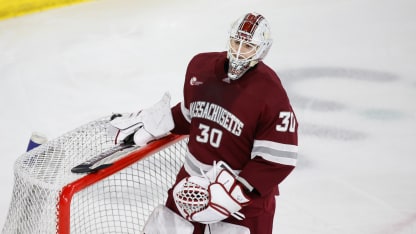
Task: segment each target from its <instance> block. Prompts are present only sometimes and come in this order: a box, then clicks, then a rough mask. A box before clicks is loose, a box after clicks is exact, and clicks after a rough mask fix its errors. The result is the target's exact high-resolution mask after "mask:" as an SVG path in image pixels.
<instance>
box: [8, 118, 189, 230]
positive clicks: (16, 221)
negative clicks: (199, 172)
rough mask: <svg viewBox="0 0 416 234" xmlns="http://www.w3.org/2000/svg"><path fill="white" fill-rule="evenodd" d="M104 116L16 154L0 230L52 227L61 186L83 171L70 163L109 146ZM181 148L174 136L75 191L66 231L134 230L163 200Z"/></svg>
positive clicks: (182, 143)
mask: <svg viewBox="0 0 416 234" xmlns="http://www.w3.org/2000/svg"><path fill="white" fill-rule="evenodd" d="M107 119H108V118H105V119H100V120H97V121H93V122H91V123H89V124H86V125H84V126H81V127H80V128H77V129H75V130H73V131H71V132H69V133H67V134H65V135H63V136H61V137H59V138H57V139H55V140H52V141H49V142H48V143H46V144H44V145H41V146H39V147H38V148H35V149H33V150H31V151H29V152H28V153H25V154H24V155H22V156H21V157H19V158H18V159H17V161H16V163H15V169H14V171H15V185H14V189H13V196H12V201H11V203H10V208H9V213H8V216H7V220H6V223H5V225H4V227H3V230H2V233H42V234H45V233H57V224H58V222H62V220H60V221H58V219H57V213H58V212H59V207H58V203H57V202H58V200H59V196H60V194H61V190H62V188H63V187H64V186H65V185H67V184H69V183H71V182H73V181H75V180H78V179H80V178H81V177H82V178H84V176H85V174H74V173H72V172H71V168H72V167H74V166H76V165H78V164H79V163H82V162H84V161H85V160H87V159H89V158H91V157H93V156H96V155H97V154H99V153H101V152H103V151H105V150H107V149H110V148H111V147H114V144H113V143H112V142H111V139H110V137H109V136H107V126H108V120H107ZM130 151H131V150H130ZM185 152H186V142H185V140H182V141H179V142H178V143H175V144H173V145H171V146H169V147H167V148H165V149H163V150H161V151H159V152H157V153H155V154H153V155H150V156H149V157H147V158H145V159H143V160H140V161H138V162H135V163H133V164H132V165H130V166H129V167H127V168H124V169H122V170H120V171H118V172H116V173H115V174H113V175H111V176H109V177H107V178H105V179H103V180H100V181H99V182H97V183H95V184H93V185H91V186H89V187H87V188H85V189H83V190H81V191H80V192H78V193H76V194H75V195H74V196H73V199H72V201H71V206H70V231H71V233H140V231H141V229H142V228H143V225H144V223H145V221H146V219H147V217H148V215H149V214H150V213H151V211H152V210H153V208H154V207H156V206H157V205H158V204H163V203H164V201H165V199H166V196H167V190H168V189H169V188H170V186H171V185H172V184H173V182H174V180H175V176H176V173H177V172H178V170H179V168H180V166H181V165H182V162H183V160H184V155H185ZM128 153H129V151H128V150H127V151H124V153H123V154H124V155H126V154H128ZM109 170H111V169H109Z"/></svg>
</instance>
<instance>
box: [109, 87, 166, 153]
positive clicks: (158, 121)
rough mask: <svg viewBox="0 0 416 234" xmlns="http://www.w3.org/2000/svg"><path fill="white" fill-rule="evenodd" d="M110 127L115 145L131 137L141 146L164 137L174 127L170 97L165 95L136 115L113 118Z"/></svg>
mask: <svg viewBox="0 0 416 234" xmlns="http://www.w3.org/2000/svg"><path fill="white" fill-rule="evenodd" d="M110 125H111V127H112V128H113V129H115V134H113V135H114V138H115V143H116V144H118V143H120V142H122V141H124V140H126V139H127V138H128V137H130V136H132V134H134V136H133V140H134V143H135V144H136V145H139V146H142V145H145V144H147V143H148V142H149V141H151V140H154V139H157V138H160V137H163V136H165V135H166V134H168V133H169V131H170V130H172V129H173V127H174V122H173V118H172V113H171V110H170V95H169V94H168V93H165V94H164V96H163V97H162V99H161V100H160V101H159V102H158V103H156V104H155V105H153V106H151V107H149V108H147V109H143V110H141V111H139V112H137V113H132V114H130V115H126V116H121V117H117V118H114V119H113V120H111V121H110Z"/></svg>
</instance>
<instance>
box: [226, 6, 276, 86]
mask: <svg viewBox="0 0 416 234" xmlns="http://www.w3.org/2000/svg"><path fill="white" fill-rule="evenodd" d="M272 43H273V40H272V38H271V33H270V26H269V23H268V22H267V20H266V19H265V18H264V17H263V16H262V15H260V14H257V13H247V14H245V15H244V16H243V17H241V18H239V19H238V20H237V21H235V22H234V23H233V25H232V26H231V30H230V35H229V43H228V46H227V47H228V48H227V58H228V60H229V66H228V77H229V78H230V79H231V80H236V79H239V78H240V77H241V76H242V75H243V74H244V73H245V72H247V71H248V70H249V69H250V68H251V67H253V66H255V65H256V64H257V63H258V62H259V61H261V60H262V59H264V57H266V55H267V53H268V52H269V49H270V47H271V45H272Z"/></svg>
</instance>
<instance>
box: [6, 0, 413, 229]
mask: <svg viewBox="0 0 416 234" xmlns="http://www.w3.org/2000/svg"><path fill="white" fill-rule="evenodd" d="M415 10H416V3H415V2H414V1H412V0H397V1H389V0H361V1H359V0H350V1H346V0H339V1H328V0H317V1H307V0H295V1H289V0H285V1H266V0H258V1H237V0H227V1H217V2H215V3H213V2H212V1H202V0H195V1H185V0H174V1H161V0H157V1H144V0H139V1H137V0H136V1H133V0H125V1H117V0H101V1H96V2H90V3H83V4H79V5H74V6H70V7H66V8H60V9H55V10H51V11H47V12H43V13H38V14H32V15H28V16H25V17H19V18H14V19H9V20H5V21H1V22H0V51H1V56H0V109H1V116H0V120H1V123H2V128H1V131H0V142H1V143H0V151H1V152H2V165H3V167H2V170H1V172H0V173H1V177H0V180H1V186H2V195H0V225H2V224H3V223H4V221H5V218H6V215H7V210H8V205H9V202H10V196H11V192H12V187H13V163H14V160H15V159H16V158H17V157H18V156H19V155H21V154H22V153H23V152H24V150H25V149H26V146H27V143H28V139H29V137H30V135H31V132H32V131H40V132H43V133H44V134H46V135H47V136H48V137H49V138H55V137H57V136H59V135H61V134H63V133H65V132H67V131H69V130H71V129H73V128H75V127H77V126H80V125H82V124H84V123H86V122H89V121H90V120H93V119H96V118H99V117H102V116H105V115H108V114H111V113H112V112H131V111H135V110H137V109H139V108H142V107H147V106H148V105H151V104H153V103H155V102H156V101H157V100H159V99H160V97H161V96H162V94H163V93H164V92H165V91H169V92H170V93H171V94H172V103H176V102H178V101H180V100H181V95H182V83H183V77H184V73H185V69H186V65H187V63H188V61H189V60H190V58H191V57H192V56H193V55H194V54H196V53H199V52H205V51H218V50H223V49H224V48H225V40H226V34H227V30H228V27H229V25H230V23H231V22H232V21H233V20H234V19H235V18H237V17H238V16H240V15H242V14H243V13H245V12H247V11H257V12H260V13H262V14H263V15H265V16H266V18H268V20H269V21H270V24H271V25H272V30H273V34H274V38H275V42H274V46H273V48H272V49H271V51H270V54H269V56H268V57H267V59H266V61H265V62H266V63H268V64H269V65H270V66H271V67H273V68H274V69H276V71H277V72H278V74H279V76H280V77H281V79H282V82H283V83H284V85H285V86H286V87H287V91H288V93H289V95H290V97H291V99H292V103H293V106H294V109H295V111H296V114H297V117H298V119H299V122H300V136H299V145H300V155H299V156H300V158H299V164H298V167H297V168H296V170H295V171H294V172H293V173H292V174H291V175H290V176H289V177H288V178H287V180H286V181H284V183H283V184H282V186H281V193H282V194H281V196H280V197H279V198H278V200H277V202H278V209H277V217H276V221H277V222H276V227H275V233H285V234H303V233H305V234H306V233H308V234H313V233H317V234H318V233H319V234H332V233H345V234H350V233H363V234H367V233H370V234H390V233H391V234H392V233H395V234H396V233H399V234H404V233H406V234H411V233H416V159H415V152H416V144H415V142H416V121H415V119H416V118H415V117H416V105H415V100H416V79H415V77H416V68H415V64H414V63H415V61H416V43H415V41H416V27H415V24H416V16H415V14H414V12H415Z"/></svg>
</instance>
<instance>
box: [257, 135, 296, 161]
mask: <svg viewBox="0 0 416 234" xmlns="http://www.w3.org/2000/svg"><path fill="white" fill-rule="evenodd" d="M297 152H298V147H297V146H296V145H289V144H282V143H277V142H272V141H266V140H255V141H254V145H253V150H252V152H251V158H254V157H256V156H260V157H262V158H263V159H265V160H267V161H271V162H275V163H280V164H285V165H292V166H295V165H296V162H297V158H298V154H297Z"/></svg>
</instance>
